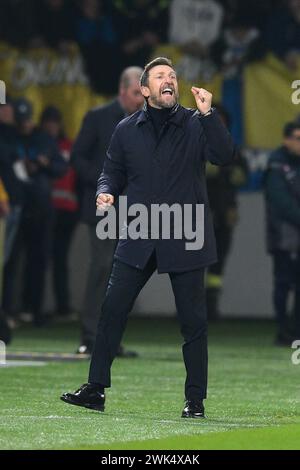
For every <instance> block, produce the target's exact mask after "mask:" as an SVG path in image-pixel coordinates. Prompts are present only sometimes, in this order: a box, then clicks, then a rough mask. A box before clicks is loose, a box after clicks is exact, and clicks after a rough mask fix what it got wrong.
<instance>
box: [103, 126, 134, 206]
mask: <svg viewBox="0 0 300 470" xmlns="http://www.w3.org/2000/svg"><path fill="white" fill-rule="evenodd" d="M126 184H127V171H126V166H125V162H124V151H123V147H122V142H121V137H120V128H119V125H118V126H117V127H116V130H115V132H114V133H113V135H112V138H111V141H110V144H109V148H108V150H107V153H106V158H105V161H104V166H103V171H102V173H101V175H100V177H99V179H98V184H97V192H96V197H97V196H98V195H99V194H100V193H107V194H112V195H113V196H114V197H115V198H116V197H118V196H119V195H120V194H122V192H123V190H124V188H125V186H126Z"/></svg>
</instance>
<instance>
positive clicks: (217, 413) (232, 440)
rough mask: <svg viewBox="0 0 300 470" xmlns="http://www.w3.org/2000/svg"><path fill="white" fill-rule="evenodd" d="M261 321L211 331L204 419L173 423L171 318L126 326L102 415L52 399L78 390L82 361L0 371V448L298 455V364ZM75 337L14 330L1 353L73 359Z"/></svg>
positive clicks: (177, 391) (178, 361) (179, 393)
mask: <svg viewBox="0 0 300 470" xmlns="http://www.w3.org/2000/svg"><path fill="white" fill-rule="evenodd" d="M273 335H274V328H273V326H272V324H270V323H267V322H250V321H245V322H237V321H228V322H221V323H220V324H216V325H211V326H210V328H209V391H208V399H207V400H206V412H207V416H208V419H207V420H200V421H197V420H184V419H182V418H180V414H181V411H182V407H183V385H184V378H185V371H184V365H183V361H182V357H181V337H180V334H179V331H178V324H177V322H176V320H174V319H160V318H152V319H150V318H149V319H139V318H132V319H130V320H129V324H128V329H127V332H126V336H125V338H124V343H125V344H126V346H127V347H128V348H133V349H136V350H137V351H138V352H139V353H140V357H139V358H138V359H116V360H115V362H114V364H113V369H112V388H111V389H109V390H107V405H106V411H105V413H98V412H94V411H89V410H86V409H84V408H78V407H74V406H69V405H67V404H65V403H63V402H62V401H60V400H59V396H60V395H61V393H63V392H65V391H73V390H74V389H75V388H78V386H79V385H81V384H82V383H83V382H86V377H87V372H88V361H84V362H80V363H77V362H76V363H66V362H64V363H47V364H46V365H44V366H40V367H30V366H28V367H8V368H0V449H147V450H148V449H155V450H159V449H174V450H176V449H199V450H201V449H299V448H300V387H299V378H300V365H299V366H295V365H293V364H292V362H291V354H292V350H291V349H290V348H276V347H274V346H273ZM77 340H78V328H77V327H76V326H74V325H71V326H70V325H53V326H50V327H48V328H45V329H40V330H34V329H33V328H29V327H27V328H22V329H20V330H17V332H16V334H15V338H14V342H13V343H12V345H11V346H10V348H9V351H38V352H43V351H44V352H46V351H51V352H52V351H53V352H56V351H57V352H73V351H74V349H75V347H76V346H77Z"/></svg>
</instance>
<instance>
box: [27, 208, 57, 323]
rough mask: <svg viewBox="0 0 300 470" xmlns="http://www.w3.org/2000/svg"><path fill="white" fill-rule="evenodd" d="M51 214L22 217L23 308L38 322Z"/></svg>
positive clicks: (45, 270)
mask: <svg viewBox="0 0 300 470" xmlns="http://www.w3.org/2000/svg"><path fill="white" fill-rule="evenodd" d="M52 216H53V214H52V213H51V212H50V211H49V215H48V217H46V216H35V215H33V216H30V217H29V216H28V217H26V216H25V217H24V220H23V223H22V234H23V237H24V239H23V241H24V248H25V254H26V257H25V269H24V290H23V306H24V309H25V310H26V311H30V312H32V313H33V315H34V317H35V320H36V321H38V320H39V318H40V316H41V314H42V305H43V300H44V290H45V281H46V272H47V266H48V261H49V258H50V256H49V255H50V243H51V242H50V240H51V229H52V222H53V217H52Z"/></svg>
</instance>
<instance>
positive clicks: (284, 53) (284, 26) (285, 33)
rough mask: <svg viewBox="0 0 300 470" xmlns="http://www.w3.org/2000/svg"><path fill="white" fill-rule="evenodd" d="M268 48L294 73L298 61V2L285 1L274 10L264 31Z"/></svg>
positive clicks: (299, 26) (299, 34)
mask: <svg viewBox="0 0 300 470" xmlns="http://www.w3.org/2000/svg"><path fill="white" fill-rule="evenodd" d="M265 41H266V44H267V46H268V48H269V49H270V50H271V51H272V52H273V53H274V54H275V55H276V56H277V57H278V58H279V59H281V60H282V61H284V63H285V64H286V66H287V67H288V68H289V69H290V70H292V71H295V70H297V68H298V64H299V59H300V0H287V1H286V2H283V4H282V5H281V6H280V7H278V8H276V9H274V11H273V14H272V15H271V16H270V18H269V21H268V23H267V26H266V29H265Z"/></svg>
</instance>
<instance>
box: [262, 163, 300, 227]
mask: <svg viewBox="0 0 300 470" xmlns="http://www.w3.org/2000/svg"><path fill="white" fill-rule="evenodd" d="M266 198H267V200H268V201H269V202H270V204H272V206H273V207H274V208H275V209H276V211H277V213H278V215H279V216H280V218H282V219H283V220H285V221H286V222H289V223H290V224H293V225H296V226H298V227H300V202H299V201H297V199H296V198H295V197H293V195H292V194H291V192H290V191H289V190H288V188H287V184H286V181H285V179H284V176H283V174H282V171H281V170H279V169H271V170H269V172H268V173H267V176H266Z"/></svg>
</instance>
